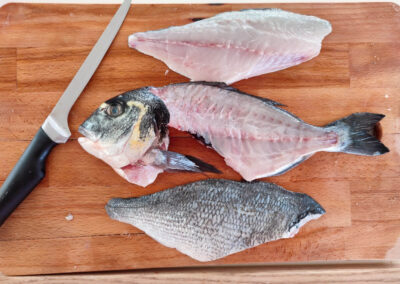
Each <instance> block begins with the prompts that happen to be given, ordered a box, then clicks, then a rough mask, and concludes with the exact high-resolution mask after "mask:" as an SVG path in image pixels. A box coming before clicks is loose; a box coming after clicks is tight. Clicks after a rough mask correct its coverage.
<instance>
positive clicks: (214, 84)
mask: <svg viewBox="0 0 400 284" xmlns="http://www.w3.org/2000/svg"><path fill="white" fill-rule="evenodd" d="M187 84H199V85H207V86H212V87H217V88H220V89H224V90H227V91H231V92H235V93H239V94H242V95H245V96H250V97H253V98H255V99H258V100H260V101H262V102H264V103H266V104H269V105H273V106H284V107H285V106H286V105H284V104H281V103H278V102H276V101H273V100H270V99H267V98H262V97H257V96H254V95H251V94H248V93H245V92H242V91H240V90H238V89H236V88H234V87H232V86H229V85H227V84H225V83H223V82H206V81H193V82H190V83H187Z"/></svg>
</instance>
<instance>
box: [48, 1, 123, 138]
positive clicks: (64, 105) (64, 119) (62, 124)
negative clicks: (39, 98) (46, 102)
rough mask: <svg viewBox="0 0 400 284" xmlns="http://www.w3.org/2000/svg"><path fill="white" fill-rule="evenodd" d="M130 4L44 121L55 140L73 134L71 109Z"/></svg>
mask: <svg viewBox="0 0 400 284" xmlns="http://www.w3.org/2000/svg"><path fill="white" fill-rule="evenodd" d="M130 6H131V0H124V2H123V3H122V4H121V6H120V7H119V9H118V11H117V12H116V13H115V15H114V17H113V18H112V19H111V21H110V23H109V24H108V26H107V28H106V29H105V30H104V32H103V34H102V35H101V37H100V38H99V40H98V41H97V43H96V44H95V46H94V47H93V49H92V50H91V51H90V53H89V55H88V56H87V57H86V59H85V61H84V62H83V64H82V66H81V67H80V69H79V71H78V72H77V73H76V75H75V77H74V78H73V79H72V81H71V83H69V85H68V87H67V89H66V90H65V91H64V93H63V95H62V96H61V98H60V99H59V100H58V102H57V104H56V105H55V107H54V108H53V110H52V112H51V113H50V115H49V116H48V117H47V118H46V120H45V122H44V123H43V125H42V129H43V130H44V132H46V134H47V135H48V136H49V137H50V139H51V140H53V141H54V142H56V143H65V142H67V140H68V138H69V137H70V136H71V131H70V130H69V127H68V114H69V111H70V110H71V108H72V106H73V105H74V103H75V101H76V100H77V99H78V97H79V95H80V94H81V93H82V91H83V90H84V89H85V87H86V85H87V83H88V82H89V80H90V78H92V75H93V74H94V72H95V71H96V69H97V67H98V66H99V64H100V62H101V60H102V59H103V57H104V55H105V54H106V52H107V50H108V48H109V47H110V45H111V43H112V42H113V40H114V37H115V36H116V35H117V33H118V31H119V28H120V27H121V25H122V23H123V21H124V19H125V17H126V14H127V13H128V11H129V8H130Z"/></svg>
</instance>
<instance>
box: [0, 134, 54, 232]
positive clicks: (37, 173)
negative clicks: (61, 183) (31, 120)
mask: <svg viewBox="0 0 400 284" xmlns="http://www.w3.org/2000/svg"><path fill="white" fill-rule="evenodd" d="M56 145H57V143H55V142H53V141H52V140H51V139H50V138H49V137H48V136H47V134H46V133H45V132H44V131H43V129H42V128H41V127H40V128H39V131H38V132H37V133H36V135H35V137H34V138H33V140H32V141H31V143H30V144H29V146H28V148H26V150H25V152H24V153H23V154H22V156H21V158H20V159H19V161H18V162H17V164H16V165H15V167H14V168H13V170H12V171H11V173H10V174H9V175H8V177H7V179H6V180H5V182H4V183H3V185H2V186H1V188H0V226H1V225H2V224H3V223H4V221H5V220H6V219H7V218H8V216H10V214H11V213H12V212H13V211H14V210H15V209H16V208H17V207H18V205H19V204H20V203H21V202H22V201H23V200H24V199H25V197H27V196H28V194H29V193H30V192H31V191H32V190H33V189H34V188H35V187H36V185H38V184H39V183H40V181H41V180H42V179H43V177H44V175H45V163H46V158H47V156H48V155H49V153H50V151H51V149H53V147H54V146H56Z"/></svg>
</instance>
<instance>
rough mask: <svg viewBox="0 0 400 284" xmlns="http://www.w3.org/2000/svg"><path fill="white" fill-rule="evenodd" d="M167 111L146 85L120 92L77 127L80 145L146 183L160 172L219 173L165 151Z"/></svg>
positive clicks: (125, 174) (135, 180)
mask: <svg viewBox="0 0 400 284" xmlns="http://www.w3.org/2000/svg"><path fill="white" fill-rule="evenodd" d="M169 117H170V115H169V112H168V109H167V107H166V106H165V104H164V103H163V102H162V100H161V99H160V98H158V97H157V96H155V95H152V94H151V93H149V92H148V90H147V89H146V88H144V89H138V90H134V91H130V92H126V93H123V94H121V95H119V96H116V97H114V98H112V99H110V100H108V101H106V102H105V103H103V104H101V105H100V107H99V108H98V109H97V110H96V111H95V112H94V113H93V114H92V115H91V116H90V117H89V118H88V119H86V121H85V122H83V123H82V125H81V126H80V127H79V132H80V133H81V134H83V135H84V136H85V137H80V138H79V139H78V142H79V144H80V145H81V146H82V147H83V148H84V149H85V150H86V151H87V152H88V153H90V154H92V155H94V156H95V157H97V158H99V159H101V160H103V161H104V162H105V163H107V164H108V165H110V166H111V167H112V168H113V169H114V170H115V171H116V172H117V173H118V174H119V175H120V176H122V177H123V178H125V179H126V180H127V181H129V182H131V183H134V184H137V185H140V186H143V187H144V186H147V185H149V184H151V183H152V182H153V181H154V180H155V179H156V177H157V175H158V174H159V173H161V172H163V171H170V172H173V171H192V172H203V171H209V172H219V171H218V170H217V169H215V168H214V167H213V166H211V165H209V164H207V163H204V162H202V161H201V160H199V159H196V158H194V157H191V156H185V155H182V154H179V153H175V152H171V151H167V149H168V145H169V137H168V128H167V124H168V122H169Z"/></svg>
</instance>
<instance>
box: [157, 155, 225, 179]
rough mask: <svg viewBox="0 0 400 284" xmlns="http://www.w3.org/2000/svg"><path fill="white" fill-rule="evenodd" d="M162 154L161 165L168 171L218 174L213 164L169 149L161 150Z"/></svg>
mask: <svg viewBox="0 0 400 284" xmlns="http://www.w3.org/2000/svg"><path fill="white" fill-rule="evenodd" d="M161 152H162V155H163V162H162V165H158V166H162V167H163V168H164V170H166V171H168V172H181V171H183V172H210V173H217V174H220V173H221V172H220V171H219V170H218V169H217V168H215V167H214V166H212V165H210V164H207V163H205V162H203V161H202V160H200V159H197V158H195V157H192V156H186V155H182V154H179V153H175V152H171V151H161Z"/></svg>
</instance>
